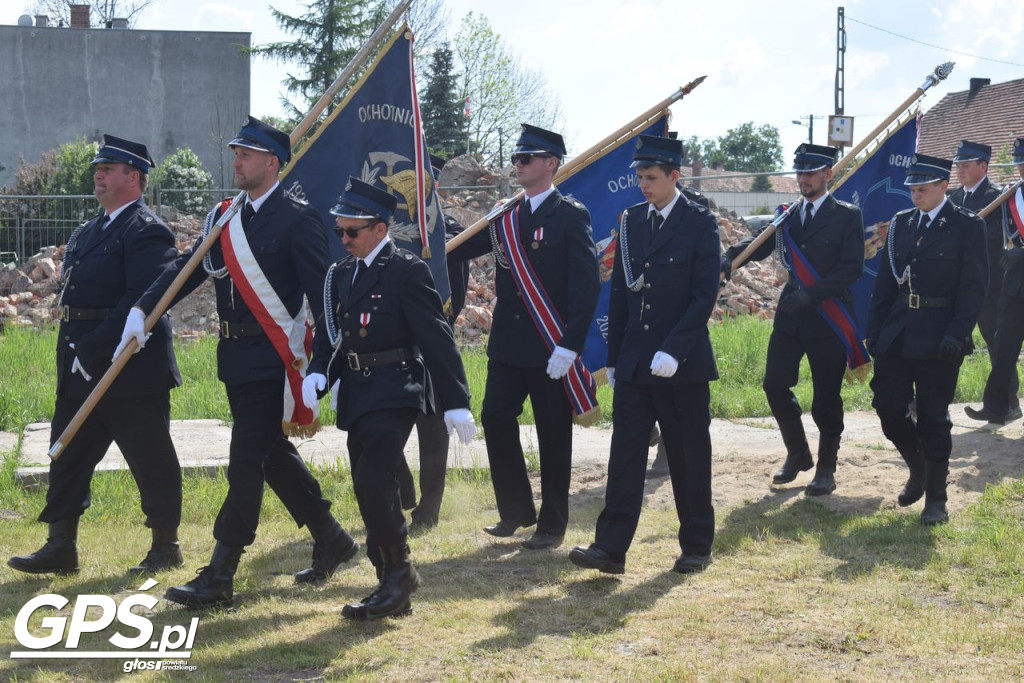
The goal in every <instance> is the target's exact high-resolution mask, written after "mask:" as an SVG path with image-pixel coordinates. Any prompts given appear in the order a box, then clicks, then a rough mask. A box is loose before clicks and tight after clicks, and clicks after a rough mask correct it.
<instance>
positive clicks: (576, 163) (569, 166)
mask: <svg viewBox="0 0 1024 683" xmlns="http://www.w3.org/2000/svg"><path fill="white" fill-rule="evenodd" d="M705 78H707V76H701V77H700V78H697V79H694V80H692V81H690V82H689V83H688V84H687V85H685V86H683V87H682V88H679V89H678V90H676V91H675V92H674V93H672V94H671V95H669V96H668V97H666V98H665V99H663V100H662V101H661V102H658V104H656V105H654V106H653V107H651V108H650V109H648V110H647V111H645V112H644V113H643V114H640V115H639V116H637V117H636V118H635V119H633V120H632V121H630V122H629V123H627V124H626V125H624V126H622V127H621V128H619V129H618V130H616V131H615V132H614V133H612V134H611V135H608V136H606V137H604V138H602V140H601V141H600V142H598V143H597V144H596V145H593V146H591V147H589V148H588V149H587V150H585V151H584V152H583V153H581V154H578V155H576V156H575V157H573V158H572V159H570V160H569V161H567V162H566V163H565V164H563V165H562V166H561V167H560V168H559V169H558V171H556V172H555V177H554V184H555V185H557V184H558V183H560V182H562V181H563V180H565V179H566V178H568V177H569V176H571V175H572V174H573V173H576V172H577V171H578V170H579V169H580V168H582V167H583V166H586V165H587V164H588V163H590V161H591V160H593V159H594V158H595V157H598V156H600V155H601V154H603V153H604V152H605V151H606V150H607V149H608V148H609V147H613V146H615V145H616V144H617V143H618V142H619V141H620V140H622V138H623V137H629V136H632V135H635V134H636V131H637V130H642V129H643V128H645V127H646V126H649V125H650V124H651V123H652V122H653V121H654V120H656V119H657V118H658V117H659V116H661V115H662V114H663V113H664V110H665V109H667V108H668V107H669V105H671V104H672V103H673V102H676V101H678V100H681V99H683V98H684V97H686V96H687V95H689V94H690V92H691V91H692V90H693V89H694V88H696V87H697V86H698V85H700V84H701V83H703V82H704V79H705ZM525 194H526V192H525V191H524V190H519V192H517V193H516V194H515V195H513V196H512V197H510V198H509V199H506V200H505V201H503V202H502V203H501V204H500V205H499V206H497V207H496V208H494V209H492V210H491V211H490V212H489V213H488V214H487V215H486V216H484V217H483V218H481V219H480V220H478V221H476V222H475V223H473V224H472V225H470V226H469V227H467V228H466V229H465V230H463V231H462V232H460V233H459V234H458V235H456V236H455V237H453V238H452V239H451V240H450V241H449V242H448V243H447V244H446V245H445V248H444V250H445V253H449V252H451V250H452V249H455V248H456V247H458V246H459V245H460V244H462V243H463V242H465V241H466V240H468V239H469V238H470V237H472V236H473V235H475V234H476V233H478V232H480V231H481V230H483V229H484V228H486V227H487V225H488V224H489V223H490V222H491V220H492V219H494V218H495V217H496V216H500V215H501V214H502V213H504V212H505V211H506V210H507V209H508V207H509V206H510V205H511V204H514V203H515V202H517V201H519V200H520V199H522V197H523V196H524V195H525Z"/></svg>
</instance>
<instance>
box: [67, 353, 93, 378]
mask: <svg viewBox="0 0 1024 683" xmlns="http://www.w3.org/2000/svg"><path fill="white" fill-rule="evenodd" d="M68 348H70V349H71V350H74V348H75V345H74V344H68ZM76 372H77V373H78V374H80V375H81V376H82V377H83V378H84V379H85V381H86V382H91V381H92V377H91V376H90V375H89V373H88V372H86V371H85V368H84V367H82V363H81V361H79V360H78V356H75V359H74V360H73V361H71V374H72V375H73V374H75V373H76Z"/></svg>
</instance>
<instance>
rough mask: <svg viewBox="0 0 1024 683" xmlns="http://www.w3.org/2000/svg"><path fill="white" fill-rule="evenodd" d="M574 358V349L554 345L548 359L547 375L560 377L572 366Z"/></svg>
mask: <svg viewBox="0 0 1024 683" xmlns="http://www.w3.org/2000/svg"><path fill="white" fill-rule="evenodd" d="M575 360H576V352H575V351H570V350H569V349H565V348H562V347H561V346H556V347H555V350H554V351H552V352H551V358H549V359H548V377H550V378H551V379H562V378H563V377H565V375H566V373H567V372H569V368H571V367H572V364H573V361H575Z"/></svg>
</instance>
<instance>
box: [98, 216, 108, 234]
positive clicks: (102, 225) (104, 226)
mask: <svg viewBox="0 0 1024 683" xmlns="http://www.w3.org/2000/svg"><path fill="white" fill-rule="evenodd" d="M108 225H110V214H109V213H105V214H103V220H101V221H100V232H103V231H104V230H106V229H107V226H108Z"/></svg>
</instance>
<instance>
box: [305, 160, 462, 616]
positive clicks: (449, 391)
mask: <svg viewBox="0 0 1024 683" xmlns="http://www.w3.org/2000/svg"><path fill="white" fill-rule="evenodd" d="M397 203H398V200H397V199H396V198H395V197H394V196H392V195H391V194H389V193H388V192H386V191H384V190H381V189H379V188H376V187H374V186H372V185H369V184H367V183H364V182H362V181H360V180H357V179H355V178H350V179H349V183H348V187H347V188H346V189H345V192H344V193H343V194H342V195H341V197H339V198H338V204H337V205H336V206H335V207H334V208H333V209H331V213H332V214H333V215H335V216H337V228H336V232H338V233H339V235H340V236H341V239H342V242H343V243H344V245H345V248H346V249H347V250H348V252H349V254H351V256H352V257H346V258H345V259H343V260H341V261H339V262H338V263H336V264H334V265H333V266H332V267H331V269H330V270H329V271H328V273H327V279H326V282H325V284H324V292H325V299H324V309H323V318H324V320H325V332H326V334H318V336H317V337H316V338H315V339H314V352H313V360H312V363H311V364H310V371H309V374H307V375H306V379H305V380H304V381H303V387H302V395H303V400H304V401H305V402H306V405H307V406H310V407H312V406H314V405H315V404H316V402H317V400H318V395H319V394H321V393H323V392H324V390H325V389H326V387H327V386H329V385H330V386H333V385H334V382H335V380H340V387H339V389H338V399H337V405H338V428H339V429H343V430H345V431H347V432H348V449H349V459H350V461H351V466H352V485H353V487H354V488H355V492H356V500H357V501H358V502H359V512H360V513H361V514H362V516H363V522H364V523H365V524H366V544H367V549H368V552H367V554H368V555H369V556H370V559H371V561H373V563H374V565H375V566H376V568H377V573H378V578H379V579H380V585H378V586H377V589H376V590H375V591H374V592H373V593H372V594H371V595H370V596H368V597H367V598H365V599H364V600H363V601H362V602H360V603H355V604H351V605H346V606H345V608H344V609H343V610H342V615H343V616H345V617H346V618H348V619H356V620H363V619H380V618H383V617H389V616H399V615H402V614H407V613H408V612H409V610H410V609H411V601H410V596H411V595H412V593H413V592H414V591H415V590H416V588H417V587H419V584H420V577H419V574H418V573H417V572H416V570H415V569H414V568H413V566H412V564H411V562H410V561H409V545H408V543H407V533H408V532H407V528H406V524H405V518H404V517H403V515H402V505H401V498H400V496H399V492H398V479H397V474H398V472H399V468H400V464H402V463H404V458H405V455H404V453H403V449H404V448H405V443H406V441H408V440H409V434H411V433H412V428H413V426H414V425H415V424H416V419H417V417H418V416H420V415H421V414H424V413H426V414H433V413H435V412H437V411H440V412H442V413H443V415H444V422H445V424H446V426H447V428H448V432H449V434H450V433H451V432H452V431H455V432H457V433H458V436H459V438H460V439H461V440H462V442H463V443H469V441H470V440H471V439H472V438H473V435H474V434H475V433H476V425H475V424H474V422H473V414H472V413H471V412H470V411H469V386H468V384H467V382H466V373H465V370H464V369H463V367H462V359H461V358H460V356H459V351H458V349H457V348H456V346H455V337H454V336H453V335H452V330H451V327H449V325H448V322H447V321H446V320H445V318H444V314H443V312H442V310H441V298H440V297H439V296H438V294H437V290H436V289H434V281H433V278H432V277H431V275H430V269H429V268H427V265H426V264H425V263H423V261H421V260H420V259H419V258H417V257H416V256H414V255H413V254H411V253H409V252H407V251H405V250H403V249H399V248H397V247H396V246H395V244H394V242H392V241H391V238H390V237H389V236H388V223H389V222H390V220H391V216H392V214H393V212H394V210H395V207H396V206H397ZM328 377H330V381H328V379H327V378H328ZM435 397H436V400H437V403H438V405H437V406H435V405H433V402H434V400H435Z"/></svg>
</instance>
